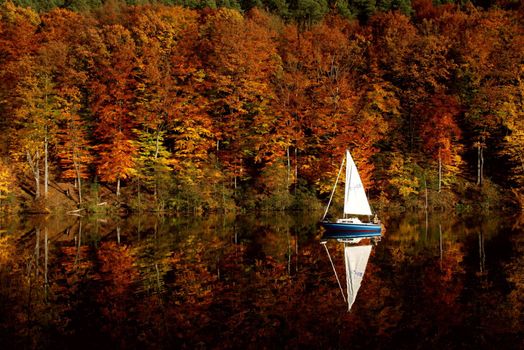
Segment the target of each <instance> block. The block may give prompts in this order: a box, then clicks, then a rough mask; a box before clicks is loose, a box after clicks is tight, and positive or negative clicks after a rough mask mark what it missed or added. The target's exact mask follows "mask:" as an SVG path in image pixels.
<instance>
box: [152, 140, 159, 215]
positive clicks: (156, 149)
mask: <svg viewBox="0 0 524 350" xmlns="http://www.w3.org/2000/svg"><path fill="white" fill-rule="evenodd" d="M159 152H160V132H159V131H158V130H157V133H156V142H155V164H156V160H157V159H158V153H159ZM157 172H158V168H156V169H155V190H154V193H153V195H154V197H155V203H157V206H158V174H157Z"/></svg>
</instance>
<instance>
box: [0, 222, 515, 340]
mask: <svg viewBox="0 0 524 350" xmlns="http://www.w3.org/2000/svg"><path fill="white" fill-rule="evenodd" d="M319 216H320V214H319V213H310V214H307V215H304V214H296V215H295V214H294V215H290V214H271V215H268V214H260V215H248V216H237V217H233V216H231V217H228V216H211V217H207V218H201V219H196V220H191V219H188V218H156V217H154V216H143V217H132V218H128V219H96V218H89V219H88V218H77V217H74V216H68V217H65V218H64V217H62V218H53V217H47V218H46V217H32V218H26V219H24V220H22V221H20V222H2V223H1V225H0V348H1V349H25V348H26V349H32V348H45V349H61V348H74V349H84V348H85V349H88V348H89V349H93V348H94V349H106V348H107V349H117V348H120V349H147V348H151V349H162V348H169V349H195V348H197V349H208V348H209V349H216V348H218V349H228V348H239V349H283V348H289V349H298V348H312V349H350V348H351V349H354V348H357V349H358V348H366V349H375V348H381V349H435V348H442V349H464V348H471V349H490V348H495V347H496V348H498V349H519V348H522V347H521V344H522V343H523V341H524V337H523V333H524V316H523V315H524V233H523V231H522V230H521V229H519V227H522V226H524V225H522V224H519V222H518V221H519V220H518V219H515V218H502V217H490V218H488V217H481V216H476V217H472V218H459V217H453V216H452V215H449V214H448V215H444V214H442V215H430V216H429V217H426V215H425V214H424V213H420V214H418V213H415V214H404V215H402V216H400V217H393V216H391V217H385V218H384V217H383V219H384V221H385V225H386V227H387V231H386V232H385V235H384V238H383V239H382V241H381V242H380V243H379V244H378V245H376V246H374V247H373V249H372V252H371V256H370V258H369V262H368V265H367V269H366V273H365V275H364V279H363V282H362V286H361V288H360V291H359V293H358V296H357V299H356V302H355V304H354V306H353V307H352V309H351V312H347V306H346V305H345V304H344V300H343V299H342V296H341V293H340V290H339V288H338V284H337V281H336V278H335V275H334V273H333V269H332V267H331V264H330V262H329V259H328V256H327V254H326V251H325V250H324V248H323V247H322V245H321V244H319V238H320V229H319V228H318V227H317V225H316V220H317V218H318V217H319ZM520 220H521V221H522V219H520ZM328 247H329V250H330V253H331V256H332V258H333V261H334V263H335V265H336V269H337V271H338V273H339V275H340V277H341V279H342V283H343V284H344V283H345V282H344V279H345V273H344V263H343V250H342V247H341V246H340V244H337V243H335V242H329V243H328Z"/></svg>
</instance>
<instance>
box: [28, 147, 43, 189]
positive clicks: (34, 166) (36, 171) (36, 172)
mask: <svg viewBox="0 0 524 350" xmlns="http://www.w3.org/2000/svg"><path fill="white" fill-rule="evenodd" d="M26 156H27V162H28V163H29V167H30V168H31V171H32V172H33V177H34V179H35V199H38V198H40V153H39V152H38V151H36V153H35V157H34V159H33V157H32V156H31V152H29V151H27V153H26Z"/></svg>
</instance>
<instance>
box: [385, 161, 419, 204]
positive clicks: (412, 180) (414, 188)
mask: <svg viewBox="0 0 524 350" xmlns="http://www.w3.org/2000/svg"><path fill="white" fill-rule="evenodd" d="M389 174H390V176H391V179H390V180H389V183H390V184H391V185H392V186H394V187H395V188H396V189H397V190H398V192H399V194H400V196H402V198H404V199H407V198H408V197H409V196H410V195H411V194H417V193H418V188H419V186H420V183H419V179H418V178H417V177H415V176H414V174H413V171H412V169H410V168H409V167H407V166H406V164H405V162H404V158H402V156H401V155H395V156H394V157H393V160H392V162H391V166H390V168H389Z"/></svg>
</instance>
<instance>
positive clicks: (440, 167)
mask: <svg viewBox="0 0 524 350" xmlns="http://www.w3.org/2000/svg"><path fill="white" fill-rule="evenodd" d="M441 190H442V157H441V156H440V148H439V150H438V192H439V193H440V191H441Z"/></svg>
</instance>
